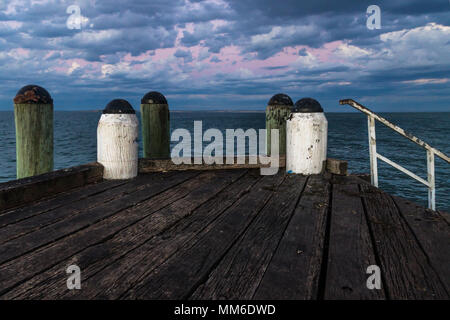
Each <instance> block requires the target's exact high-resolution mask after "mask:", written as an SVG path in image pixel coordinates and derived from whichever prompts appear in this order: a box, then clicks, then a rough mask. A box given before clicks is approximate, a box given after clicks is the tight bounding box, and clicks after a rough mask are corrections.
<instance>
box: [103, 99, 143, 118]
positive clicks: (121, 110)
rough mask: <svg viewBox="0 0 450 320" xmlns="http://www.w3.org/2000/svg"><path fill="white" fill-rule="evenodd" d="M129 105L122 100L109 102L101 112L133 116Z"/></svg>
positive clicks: (133, 112) (132, 110)
mask: <svg viewBox="0 0 450 320" xmlns="http://www.w3.org/2000/svg"><path fill="white" fill-rule="evenodd" d="M135 113H136V111H134V109H133V107H132V106H131V104H130V103H129V102H128V101H127V100H124V99H114V100H111V101H110V102H109V103H108V104H107V105H106V107H105V109H104V110H103V114H135Z"/></svg>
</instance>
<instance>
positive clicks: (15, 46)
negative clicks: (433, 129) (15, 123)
mask: <svg viewBox="0 0 450 320" xmlns="http://www.w3.org/2000/svg"><path fill="white" fill-rule="evenodd" d="M370 5H378V6H379V8H380V9H381V28H380V29H372V30H370V29H369V28H368V27H367V25H366V22H367V19H368V17H369V16H370V15H371V14H367V8H368V7H369V6H370ZM77 8H79V9H80V16H79V18H78V19H77V18H76V16H77ZM449 25H450V1H449V0H430V1H424V0H390V1H373V0H371V1H365V0H353V1H349V0H339V1H338V0H333V1H324V0H313V1H304V0H205V1H199V0H137V1H123V0H104V1H100V0H78V1H77V0H68V1H59V0H33V1H27V0H9V1H8V0H7V1H5V0H0V81H1V82H0V83H1V86H0V109H3V110H12V99H13V97H14V95H15V93H16V92H17V90H18V89H20V88H21V87H22V86H24V85H26V84H31V83H32V84H38V85H41V86H43V87H45V88H46V89H47V90H48V91H49V92H50V93H51V95H52V96H53V98H54V100H55V107H56V110H63V109H80V110H88V109H90V110H92V109H102V108H103V107H104V106H105V105H106V103H107V102H108V101H109V100H111V99H113V98H124V99H127V100H129V101H130V102H131V103H132V104H133V106H134V107H135V108H139V103H140V98H141V97H142V96H143V95H144V94H145V93H146V92H147V91H150V90H157V91H160V92H162V93H163V94H164V95H166V97H167V99H168V101H169V104H170V107H171V109H195V110H205V109H241V110H242V109H244V110H249V109H253V110H254V109H261V110H264V108H265V105H266V104H267V102H268V100H269V99H270V97H271V96H272V95H273V94H275V93H278V92H284V93H287V94H289V95H290V96H291V97H292V99H293V100H294V101H296V100H298V99H299V98H302V97H306V96H309V97H314V98H316V99H318V100H319V101H320V102H321V103H322V105H323V106H324V108H325V110H326V111H342V110H343V109H347V108H350V107H344V106H339V105H338V101H339V99H343V98H353V99H355V100H357V101H360V102H361V103H363V104H365V105H367V106H369V107H370V108H372V109H373V110H377V111H450V54H449V53H450V26H449ZM78 27H79V28H78Z"/></svg>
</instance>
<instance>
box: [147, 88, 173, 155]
mask: <svg viewBox="0 0 450 320" xmlns="http://www.w3.org/2000/svg"><path fill="white" fill-rule="evenodd" d="M141 122H142V139H143V147H144V158H148V159H170V113H169V105H168V104H167V100H166V98H165V97H164V96H163V95H162V94H161V93H159V92H156V91H151V92H148V93H147V94H146V95H145V96H144V97H143V98H142V100H141Z"/></svg>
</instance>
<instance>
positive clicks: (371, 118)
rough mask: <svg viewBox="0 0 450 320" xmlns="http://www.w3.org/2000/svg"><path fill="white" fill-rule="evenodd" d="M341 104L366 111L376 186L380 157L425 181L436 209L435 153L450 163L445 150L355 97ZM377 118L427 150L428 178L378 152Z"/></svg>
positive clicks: (409, 174)
mask: <svg viewBox="0 0 450 320" xmlns="http://www.w3.org/2000/svg"><path fill="white" fill-rule="evenodd" d="M339 103H340V104H342V105H343V104H348V105H349V106H352V107H353V108H355V109H357V110H359V111H361V112H364V113H365V114H367V123H368V133H369V154H370V177H371V182H372V184H373V185H374V186H375V187H378V167H377V159H380V160H382V161H384V162H386V163H388V164H390V165H391V166H393V167H394V168H396V169H398V170H400V171H402V172H403V173H406V174H407V175H408V176H410V177H412V178H414V179H416V180H417V181H419V182H421V183H423V184H424V185H426V186H427V187H428V208H430V209H432V210H436V199H435V198H436V184H435V179H434V155H437V156H438V157H440V158H442V159H444V160H445V161H447V163H450V158H449V157H448V156H447V155H446V154H445V153H443V152H441V151H439V150H437V149H435V148H433V147H432V146H430V145H429V144H428V143H426V142H424V141H422V140H420V139H419V138H417V137H415V136H413V135H412V134H410V133H408V132H406V131H405V130H403V129H402V128H400V127H398V126H396V125H395V124H393V123H391V122H389V121H388V120H386V119H384V118H383V117H380V116H379V115H377V114H376V113H374V112H373V111H371V110H369V109H368V108H366V107H364V106H363V105H361V104H359V103H358V102H356V101H354V100H353V99H345V100H340V101H339ZM375 120H378V121H380V122H381V123H382V124H384V125H385V126H387V127H388V128H391V129H392V130H394V131H395V132H397V133H399V134H400V135H402V136H404V137H405V138H407V139H409V140H411V141H412V142H414V143H416V144H418V145H419V146H421V147H422V148H424V149H426V150H427V173H428V174H427V180H425V179H422V178H421V177H419V176H418V175H416V174H414V173H412V172H411V171H409V170H407V169H405V168H403V167H402V166H401V165H399V164H397V163H395V162H394V161H392V160H389V159H388V158H386V157H384V156H382V155H381V154H379V153H377V143H376V141H377V140H376V135H375Z"/></svg>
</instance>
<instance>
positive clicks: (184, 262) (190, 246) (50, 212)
mask: <svg viewBox="0 0 450 320" xmlns="http://www.w3.org/2000/svg"><path fill="white" fill-rule="evenodd" d="M100 168H101V167H100ZM30 179H31V180H32V181H34V182H36V181H45V179H42V177H41V176H36V177H33V178H30ZM24 180H25V179H24ZM305 180H306V183H305ZM99 181H101V180H99ZM23 184H24V181H19V182H17V181H16V182H10V183H7V184H4V186H5V185H6V186H7V187H6V188H4V190H6V189H9V190H10V189H14V187H17V186H21V185H23ZM303 184H304V188H303V191H302V186H303ZM25 185H26V183H25ZM445 214H446V213H443V212H441V213H440V212H431V211H429V210H427V209H425V208H421V207H418V206H416V205H414V204H412V203H410V202H408V201H406V200H403V199H399V198H396V197H392V196H390V195H388V194H386V193H384V192H383V191H381V190H380V189H377V188H374V187H372V186H370V184H369V183H367V182H366V181H364V180H361V179H359V178H358V177H354V176H351V175H350V176H344V175H331V174H329V173H323V174H321V175H313V176H310V177H308V178H305V177H302V176H300V175H289V174H288V175H286V174H285V173H284V172H282V171H281V170H280V171H279V173H278V174H277V175H274V176H261V175H260V170H259V168H255V169H247V168H245V169H234V170H199V171H196V170H185V171H178V170H177V171H170V172H153V173H149V174H140V175H139V176H138V177H137V178H135V179H132V180H129V181H102V182H97V183H93V184H87V185H83V186H81V187H80V186H79V187H75V188H72V189H69V190H66V191H63V192H60V193H56V194H55V195H53V196H51V197H44V198H40V200H39V201H38V202H31V203H28V204H22V206H21V207H16V208H14V209H13V208H10V209H6V210H4V211H2V212H0V243H1V244H0V299H188V298H189V299H200V298H202V299H203V298H204V299H225V298H226V299H288V300H293V299H448V284H449V272H448V270H449V269H450V267H449V264H450V261H449V259H448V258H447V255H448V254H447V253H448V251H449V245H450V244H449V239H450V237H449V230H448V228H449V223H448V221H447V220H446V219H445V218H444V215H445ZM71 264H76V265H78V266H79V267H80V268H81V272H82V290H79V291H78V290H74V291H72V290H68V289H67V287H66V280H67V274H66V268H67V266H69V265H71ZM372 264H375V265H379V266H380V267H381V272H382V290H368V289H366V287H365V285H366V281H367V278H368V276H369V275H368V274H366V270H367V266H368V265H372Z"/></svg>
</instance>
